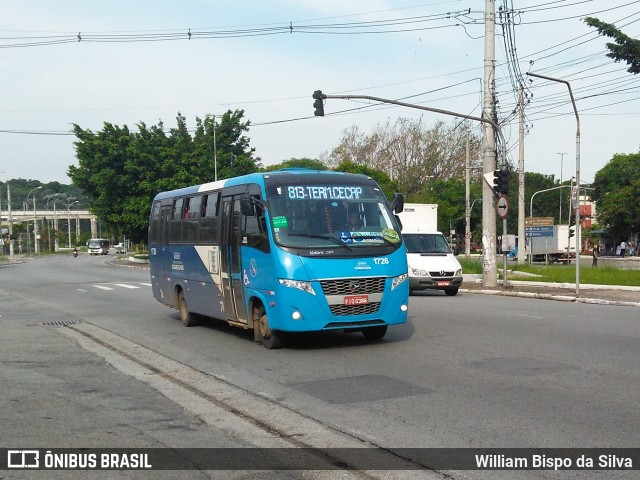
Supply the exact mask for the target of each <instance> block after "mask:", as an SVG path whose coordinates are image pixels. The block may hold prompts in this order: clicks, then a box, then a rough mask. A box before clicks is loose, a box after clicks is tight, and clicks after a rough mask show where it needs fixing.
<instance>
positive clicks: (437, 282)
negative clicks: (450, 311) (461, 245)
mask: <svg viewBox="0 0 640 480" xmlns="http://www.w3.org/2000/svg"><path fill="white" fill-rule="evenodd" d="M402 238H403V240H404V243H405V246H406V248H407V263H408V264H409V293H410V294H411V293H412V292H414V291H416V290H427V289H434V290H444V293H446V294H447V295H449V296H453V295H456V294H457V293H458V289H459V288H460V285H462V266H460V262H458V259H457V258H456V257H455V256H454V255H453V253H452V252H451V249H450V248H449V244H448V243H447V239H446V238H445V237H444V235H442V233H440V232H433V233H425V232H416V233H410V232H405V231H404V230H403V231H402Z"/></svg>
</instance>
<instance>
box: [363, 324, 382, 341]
mask: <svg viewBox="0 0 640 480" xmlns="http://www.w3.org/2000/svg"><path fill="white" fill-rule="evenodd" d="M386 334H387V326H386V325H380V326H378V327H368V328H363V329H362V335H364V338H366V339H367V340H380V339H381V338H382V337H384V336H385V335H386Z"/></svg>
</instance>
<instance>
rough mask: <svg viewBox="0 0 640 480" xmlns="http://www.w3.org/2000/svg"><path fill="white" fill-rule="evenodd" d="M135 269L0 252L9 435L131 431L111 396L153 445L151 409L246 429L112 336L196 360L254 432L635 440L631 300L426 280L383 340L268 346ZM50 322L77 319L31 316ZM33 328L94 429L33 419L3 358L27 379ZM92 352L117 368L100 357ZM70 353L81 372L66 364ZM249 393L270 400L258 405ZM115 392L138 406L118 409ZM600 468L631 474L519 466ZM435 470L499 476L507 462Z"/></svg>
mask: <svg viewBox="0 0 640 480" xmlns="http://www.w3.org/2000/svg"><path fill="white" fill-rule="evenodd" d="M148 281H149V278H148V271H146V270H136V269H128V268H118V267H113V266H108V265H106V264H105V259H104V257H88V256H80V257H79V258H78V259H72V258H71V257H50V258H42V259H35V260H32V261H29V262H27V263H24V264H21V265H12V266H10V267H2V269H1V270H0V292H2V304H3V307H2V310H3V311H2V313H1V314H2V317H1V318H0V322H2V325H3V330H5V331H9V332H11V335H3V336H2V340H0V342H2V343H3V344H4V345H3V352H4V353H3V354H2V357H1V358H2V362H3V364H4V367H5V370H6V368H8V367H11V369H10V372H12V373H11V374H10V375H9V376H5V378H4V380H6V381H7V382H9V383H11V384H12V385H13V384H16V383H17V384H18V385H21V387H20V388H22V389H23V390H24V394H23V395H22V396H21V398H22V397H24V398H26V397H28V395H27V393H30V395H32V396H33V397H34V400H33V403H28V402H27V403H26V405H27V406H26V407H25V408H24V409H23V410H24V411H23V412H22V413H21V415H24V419H23V420H22V421H21V422H23V421H24V422H26V421H27V420H26V419H27V418H28V413H29V412H33V414H35V418H37V419H38V420H37V421H36V422H35V423H33V426H32V427H30V428H27V429H24V431H23V432H22V433H21V436H20V437H17V438H20V439H21V444H23V445H24V444H28V443H29V440H32V441H35V440H38V441H42V442H41V444H45V445H46V443H47V442H46V440H51V439H52V438H61V439H66V440H68V442H67V443H65V445H66V444H73V445H75V446H100V445H107V446H113V445H114V444H116V445H117V446H129V445H132V443H131V442H132V441H135V440H137V439H138V438H137V437H136V436H135V435H133V433H131V434H130V435H124V434H123V435H121V436H120V437H117V438H115V439H114V437H113V436H110V435H109V434H107V430H108V428H115V427H113V426H112V427H108V424H109V422H113V420H112V419H113V418H118V417H119V416H121V415H123V413H122V412H121V411H120V410H124V411H126V412H127V413H126V416H125V417H124V418H129V421H124V422H121V423H123V424H126V425H129V424H132V423H135V421H136V420H138V421H139V423H142V424H144V425H145V426H143V427H141V428H140V430H139V432H140V435H142V438H144V439H146V441H145V442H143V443H144V444H145V445H147V444H154V443H153V442H151V441H149V438H152V439H154V440H156V437H161V435H160V434H153V435H149V431H148V430H149V428H151V427H150V425H151V424H155V425H156V426H157V423H158V419H157V418H156V417H155V416H156V415H165V417H166V416H168V418H170V419H171V421H174V422H176V424H177V425H180V428H185V426H188V428H187V429H186V430H185V431H184V432H183V431H181V430H180V428H177V430H178V431H179V432H180V435H184V437H185V443H184V444H185V445H199V446H210V444H209V443H208V442H209V437H211V438H216V439H217V441H219V442H220V443H221V444H223V445H226V444H227V443H225V442H229V441H230V442H231V444H233V442H234V441H238V442H239V443H238V444H239V445H245V444H256V442H257V440H256V438H257V437H256V436H255V432H253V431H252V430H243V429H240V428H239V427H237V426H231V425H226V424H224V428H219V429H218V430H216V426H217V425H218V424H217V423H216V422H220V421H221V420H220V418H218V420H217V421H210V422H209V421H207V420H205V421H203V422H201V421H197V422H195V423H196V424H195V425H194V421H193V419H194V418H195V417H196V415H195V414H194V413H193V411H194V410H196V409H197V408H200V407H199V406H198V405H199V404H197V402H196V401H195V400H193V399H186V400H185V399H184V398H179V397H178V395H177V394H175V395H174V393H175V392H173V393H172V391H170V388H169V387H167V386H166V385H160V384H158V385H152V384H151V383H150V382H148V381H146V380H145V377H144V373H136V370H135V368H134V367H132V366H127V365H124V366H122V365H120V366H119V362H120V360H118V358H116V357H117V356H118V354H117V352H116V354H115V357H114V352H113V350H114V349H115V350H118V351H120V352H122V351H124V350H125V349H126V348H131V350H130V351H131V352H132V353H131V354H130V355H132V356H133V355H136V353H135V352H136V351H141V350H144V352H146V353H145V355H147V357H145V358H146V360H145V361H148V362H160V363H161V362H165V361H166V362H172V363H171V365H172V366H171V367H167V368H168V369H171V368H174V369H175V368H182V367H184V368H187V369H189V370H188V371H189V372H190V373H189V374H183V377H189V376H191V375H193V377H194V379H195V378H196V377H197V376H198V375H204V377H203V378H200V377H198V379H197V380H194V382H199V383H198V386H197V387H193V388H201V389H203V390H206V388H208V387H206V386H203V385H208V383H207V382H212V383H211V385H214V383H215V384H216V385H218V386H219V385H224V386H225V387H224V388H223V390H224V391H220V390H217V391H215V390H212V391H211V392H210V393H208V394H207V395H209V398H208V401H209V402H210V403H215V402H220V403H219V404H218V406H222V408H223V409H224V410H225V412H226V414H225V415H226V416H225V415H223V417H224V418H227V416H228V415H232V413H230V409H229V408H228V407H229V405H228V404H229V402H232V403H233V402H236V403H235V404H234V405H235V406H236V407H238V408H239V409H242V407H243V406H244V405H245V404H246V405H252V406H251V409H250V410H249V412H248V413H247V415H249V416H251V414H252V413H251V412H252V411H253V412H254V415H255V416H256V418H257V419H260V420H261V421H264V424H265V428H266V429H267V430H268V431H269V429H273V428H275V429H278V428H280V430H281V431H279V432H277V433H278V434H279V435H280V436H281V437H282V436H287V435H288V436H292V437H295V435H297V433H296V431H295V430H296V429H297V425H300V433H299V435H300V437H301V438H303V440H304V439H308V441H309V442H313V441H314V438H316V439H317V438H320V433H318V432H323V433H322V435H325V434H326V435H327V437H326V438H327V439H329V440H327V441H336V439H341V440H340V441H342V439H346V440H345V442H346V441H351V442H361V443H362V444H363V445H373V446H380V447H385V448H389V449H394V448H403V447H577V448H587V447H637V446H638V445H639V444H640V413H639V412H638V409H637V405H638V400H639V394H638V391H639V390H640V389H639V388H638V387H639V385H640V374H639V372H640V368H639V367H640V360H639V357H638V355H637V352H638V351H639V347H640V329H638V318H639V317H638V310H637V309H636V308H630V307H612V306H602V305H589V304H576V303H564V302H549V301H542V300H536V299H526V298H513V297H498V296H487V295H476V294H463V293H461V294H459V295H458V296H456V297H446V296H445V295H444V294H442V293H437V292H434V293H425V294H422V295H417V296H414V297H411V302H410V316H409V321H408V322H407V324H405V325H402V326H398V327H395V328H390V329H389V332H388V333H387V336H386V337H385V339H384V341H382V342H379V343H369V342H366V341H365V340H364V339H363V337H362V336H361V335H359V334H342V333H340V334H337V333H335V334H333V333H332V334H322V335H320V334H309V335H301V336H298V337H296V338H295V342H294V343H293V344H292V345H291V346H289V347H288V348H285V349H282V350H277V351H268V350H266V349H264V348H262V347H261V346H259V345H257V344H255V343H253V342H252V335H251V334H250V333H249V332H243V331H241V330H237V329H233V328H231V327H228V326H226V325H224V324H221V323H219V322H210V323H208V324H206V325H204V326H201V327H195V328H190V329H187V328H184V327H183V326H182V324H181V323H180V321H179V318H178V315H177V312H175V311H173V310H171V309H167V308H166V307H164V306H162V305H160V304H159V303H158V302H157V301H156V300H154V299H153V297H152V296H151V289H150V287H149V286H148ZM52 321H70V322H79V323H77V324H76V325H71V326H69V327H59V328H56V327H43V326H41V324H42V322H52ZM34 325H35V326H34ZM7 328H8V329H9V330H6V329H7ZM74 328H75V329H78V330H77V331H76V330H74ZM83 329H84V330H83ZM33 332H35V334H34V333H33ZM61 332H66V333H61ZM78 332H81V333H78ZM82 332H84V333H82ZM110 334H115V335H116V336H115V337H110V336H109V335H110ZM87 336H95V337H96V338H98V337H99V338H101V339H102V341H103V342H106V343H109V342H112V343H113V345H117V348H112V349H111V353H108V352H107V353H104V352H101V351H99V349H98V347H95V348H94V347H91V346H87V345H84V346H83V348H80V347H79V345H80V346H82V345H83V343H82V338H81V337H87ZM31 338H35V339H39V340H38V342H44V345H45V346H44V347H42V348H40V347H39V346H38V345H36V346H35V347H30V348H31V349H32V350H33V349H35V352H36V354H37V355H42V356H43V357H44V358H45V359H46V358H47V356H48V355H55V353H56V352H58V353H60V351H62V352H63V353H64V352H69V355H68V358H67V361H66V362H65V363H64V365H57V366H56V367H55V368H56V370H55V373H54V374H51V373H50V374H49V375H48V376H52V377H53V378H57V379H63V381H62V380H61V381H60V382H53V383H47V384H46V386H47V389H46V390H45V391H49V389H53V390H54V391H55V389H56V388H63V387H64V386H65V385H67V386H68V382H69V379H68V378H66V377H67V376H69V377H73V378H77V379H78V380H77V382H78V384H82V385H84V384H85V383H88V384H89V385H93V387H87V388H88V389H89V390H92V389H93V390H96V391H95V392H93V391H92V392H90V395H91V396H90V399H89V400H88V401H83V402H80V403H82V404H83V405H86V404H87V403H91V402H94V403H95V404H99V405H100V406H101V408H100V411H101V412H102V416H103V417H104V418H105V429H107V430H102V429H100V430H98V431H95V430H94V431H92V434H91V435H88V436H87V434H86V433H82V432H83V428H86V427H87V425H84V427H83V425H78V426H74V427H73V428H72V427H71V426H69V427H67V425H66V423H64V422H60V423H58V424H56V425H55V426H54V425H50V424H48V423H47V422H45V421H43V420H42V415H40V412H41V410H42V403H38V402H44V401H45V400H43V399H39V400H36V399H38V392H39V390H36V389H33V388H32V387H33V385H32V383H31V380H29V381H28V382H26V383H24V382H23V383H22V384H21V383H20V382H21V380H20V376H19V375H17V373H16V372H18V373H20V372H22V373H23V374H24V375H25V376H26V377H25V378H31V376H33V375H35V374H36V373H37V369H38V368H43V367H42V365H40V366H39V367H38V365H37V364H34V365H29V364H28V363H25V364H21V365H20V368H21V369H22V370H16V368H18V367H16V365H15V364H11V362H12V361H17V360H15V359H16V358H18V357H20V348H19V347H18V345H21V342H25V341H27V340H28V341H31V340H29V339H31ZM126 341H130V342H133V344H132V345H133V346H131V345H129V344H128V343H126ZM127 345H129V346H127ZM4 347H7V348H8V350H7V349H5V348H4ZM143 347H144V348H143ZM85 349H88V350H90V351H87V350H85ZM147 349H148V350H147ZM7 352H8V353H7ZM108 355H111V357H109V356H108ZM12 359H13V360H12ZM105 360H106V361H108V362H109V363H110V364H111V365H114V366H115V368H116V369H117V370H118V372H114V371H113V369H112V368H109V369H106V370H105V369H104V368H102V367H104V363H103V362H104V361H105ZM20 361H23V360H20ZM139 363H140V362H139ZM83 365H86V366H87V371H86V374H79V373H78V372H82V371H83V369H82V368H80V366H83ZM90 378H91V379H93V380H92V382H93V383H92V382H90V381H89V379H90ZM103 378H104V380H103ZM33 381H37V379H36V378H35V377H34V379H33ZM47 381H48V380H47ZM145 382H146V383H145ZM216 382H217V383H216ZM174 383H175V382H174ZM96 385H99V386H100V387H101V388H95V386H96ZM76 388H79V387H78V386H77V385H76ZM212 388H213V387H212ZM235 389H237V390H235ZM7 392H8V390H5V389H3V391H2V393H0V401H1V402H2V404H4V405H5V406H9V407H10V406H12V405H14V403H16V402H15V399H14V398H13V397H11V396H10V395H8V394H7ZM129 392H133V393H129ZM158 392H160V393H158ZM230 392H236V393H230ZM238 392H240V393H238ZM125 394H126V395H127V398H126V399H123V398H122V396H123V395H125ZM129 395H132V397H129ZM236 395H237V396H236ZM9 397H10V398H9ZM201 398H202V396H201ZM228 399H232V400H228ZM233 399H235V400H233ZM225 401H226V402H227V403H225ZM12 402H13V403H12ZM253 402H256V403H255V405H254V404H253ZM259 402H263V403H264V402H266V404H267V405H268V407H266V408H264V410H260V407H259ZM127 405H129V406H131V405H135V406H136V407H135V408H131V409H130V410H127V408H126V406H127ZM5 411H6V410H5ZM74 411H75V410H74V409H73V408H71V407H70V408H69V409H68V411H66V414H68V415H71V416H74V414H73V412H74ZM36 412H38V413H37V414H36ZM5 415H6V414H5ZM63 416H64V415H63ZM75 416H76V417H77V415H75ZM21 418H22V417H21ZM200 418H202V417H200ZM5 420H6V419H5ZM72 420H73V419H72ZM75 420H77V418H76V419H75ZM307 421H308V422H309V423H310V425H311V424H312V426H310V427H309V430H305V428H307V427H306V426H302V423H301V422H307ZM21 422H18V423H17V424H15V425H14V427H13V430H10V431H8V430H4V433H2V434H0V438H2V441H3V444H4V445H7V441H8V440H11V439H14V438H16V437H14V436H13V435H14V432H17V431H19V427H20V425H21V424H22V423H21ZM296 422H297V423H296ZM14 423H15V422H14ZM16 425H17V426H16ZM115 425H117V423H115ZM220 425H222V424H220ZM174 427H175V426H174ZM52 428H53V429H54V430H52ZM243 428H244V427H243ZM67 429H68V431H67ZM313 429H317V430H313ZM161 430H162V429H161ZM192 430H193V432H192ZM108 431H111V430H108ZM61 432H64V434H63V435H61ZM309 432H313V433H309ZM243 434H245V436H243ZM269 434H274V432H273V431H272V430H271V431H269ZM9 435H11V436H9ZM56 435H57V437H56ZM276 436H277V435H276ZM167 438H168V437H162V441H163V442H164V443H163V444H167V445H172V444H174V443H177V444H183V440H182V437H181V436H178V437H176V439H175V442H173V441H170V440H167ZM323 438H324V437H323ZM60 441H62V440H60ZM257 443H258V444H259V445H262V444H261V443H260V442H259V441H258V442H257ZM136 444H137V443H136ZM349 445H351V444H349ZM329 446H330V445H329ZM405 473H406V472H405ZM612 473H613V474H614V475H615V476H616V478H636V475H635V474H633V472H605V473H603V472H599V473H598V472H584V471H582V472H574V471H565V472H561V474H560V473H558V472H548V471H537V472H533V471H531V472H529V471H527V472H517V476H518V478H611V477H612V475H611V474H612ZM447 475H449V476H450V477H452V478H513V472H478V471H464V472H449V473H447ZM1 476H2V474H1V473H0V477H1ZM404 476H406V475H402V476H401V477H400V478H402V477H404ZM6 478H9V477H6ZM40 478H43V477H40ZM248 478H252V477H248ZM330 478H331V477H330Z"/></svg>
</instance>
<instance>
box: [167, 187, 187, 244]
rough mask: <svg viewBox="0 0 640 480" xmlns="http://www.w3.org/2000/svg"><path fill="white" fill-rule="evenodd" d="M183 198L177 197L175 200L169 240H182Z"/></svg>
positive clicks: (173, 241)
mask: <svg viewBox="0 0 640 480" xmlns="http://www.w3.org/2000/svg"><path fill="white" fill-rule="evenodd" d="M183 200H184V199H182V198H177V199H175V200H174V202H173V212H172V214H171V228H170V230H169V241H170V242H171V243H179V242H181V241H182V204H183Z"/></svg>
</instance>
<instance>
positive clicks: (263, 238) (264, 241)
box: [243, 204, 270, 253]
mask: <svg viewBox="0 0 640 480" xmlns="http://www.w3.org/2000/svg"><path fill="white" fill-rule="evenodd" d="M251 206H252V208H251V213H250V214H247V215H245V216H244V218H243V223H244V225H243V230H244V232H243V234H244V235H245V236H246V238H247V245H248V246H249V247H253V248H257V249H258V250H260V251H262V252H265V253H269V251H270V249H269V238H268V236H267V221H266V216H265V210H264V208H262V207H261V206H259V205H256V204H252V205H251Z"/></svg>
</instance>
